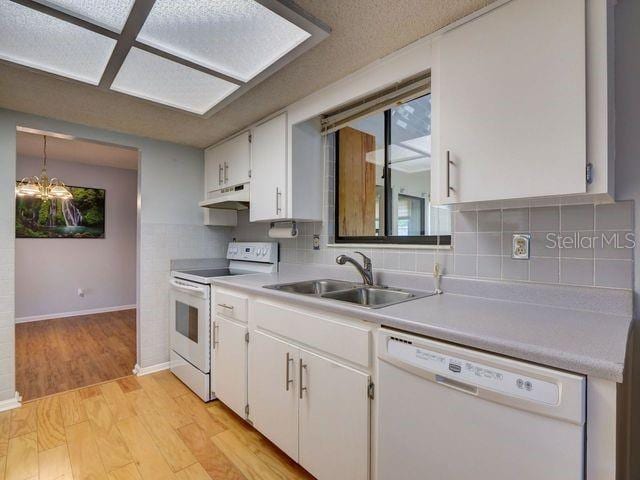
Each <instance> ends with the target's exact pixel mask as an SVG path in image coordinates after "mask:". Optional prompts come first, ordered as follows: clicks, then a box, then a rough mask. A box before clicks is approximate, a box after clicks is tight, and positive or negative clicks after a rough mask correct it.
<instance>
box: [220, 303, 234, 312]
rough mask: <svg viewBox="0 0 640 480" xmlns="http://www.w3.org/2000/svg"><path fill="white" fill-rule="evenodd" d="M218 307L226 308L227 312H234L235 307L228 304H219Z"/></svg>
mask: <svg viewBox="0 0 640 480" xmlns="http://www.w3.org/2000/svg"><path fill="white" fill-rule="evenodd" d="M218 306H219V307H221V308H226V309H227V310H231V311H233V305H227V304H226V303H219V304H218Z"/></svg>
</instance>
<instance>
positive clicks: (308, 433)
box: [249, 331, 370, 480]
mask: <svg viewBox="0 0 640 480" xmlns="http://www.w3.org/2000/svg"><path fill="white" fill-rule="evenodd" d="M369 383H370V376H369V375H368V374H366V373H363V372H360V371H358V370H355V369H353V368H351V367H348V366H346V365H343V364H340V363H338V362H335V361H333V360H330V359H328V358H325V357H323V356H321V355H318V354H316V353H312V352H309V351H307V350H305V349H302V348H299V347H297V346H296V345H294V344H292V343H288V342H286V341H283V340H280V339H278V338H275V337H273V336H271V335H268V334H265V333H263V332H260V331H255V332H253V333H252V338H251V343H250V346H249V401H250V407H251V415H250V417H251V419H252V421H253V425H254V427H255V428H256V429H258V430H259V431H260V432H261V433H262V434H263V435H264V436H266V437H267V438H268V439H269V440H271V441H272V442H273V443H274V444H276V445H277V446H278V447H279V448H280V449H281V450H282V451H284V452H285V453H286V454H287V455H289V456H290V457H291V458H292V459H294V460H295V461H297V462H298V463H299V464H300V465H302V467H304V468H305V469H306V470H307V471H308V472H309V473H311V474H312V475H313V476H314V477H316V478H317V479H318V480H335V479H349V480H366V479H367V478H369V450H370V448H369V424H370V399H369Z"/></svg>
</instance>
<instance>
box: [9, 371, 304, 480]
mask: <svg viewBox="0 0 640 480" xmlns="http://www.w3.org/2000/svg"><path fill="white" fill-rule="evenodd" d="M312 478H313V477H312V476H311V475H309V474H308V473H307V472H306V471H304V470H303V469H302V468H300V467H299V466H298V465H296V464H295V462H293V461H292V460H291V459H289V458H288V457H287V456H286V455H285V454H284V453H282V452H281V451H280V450H278V448H276V447H275V446H274V445H273V444H272V443H270V442H269V441H268V440H267V439H266V438H264V437H263V436H262V435H261V434H260V433H258V432H257V431H256V430H254V429H253V428H252V427H251V426H250V425H249V424H248V423H246V422H244V421H243V420H242V419H240V417H238V416H237V415H235V414H234V413H233V412H231V410H229V409H228V408H226V407H225V406H224V405H223V404H222V403H220V402H218V401H214V402H210V403H208V404H206V403H204V402H202V401H201V400H200V399H199V398H198V397H197V396H196V395H194V394H193V393H192V392H191V391H190V390H188V389H187V388H186V387H185V386H184V385H183V384H182V383H181V382H180V381H179V380H178V379H177V378H176V377H174V376H173V375H172V374H171V373H170V372H168V371H163V372H159V373H156V374H153V375H147V376H143V377H131V376H130V377H125V378H121V379H119V380H116V381H112V382H107V383H103V384H101V385H95V386H91V387H87V388H82V389H79V390H73V391H70V392H65V393H61V394H56V395H52V396H49V397H45V398H42V399H40V400H36V401H32V402H27V403H25V404H24V405H23V406H22V407H21V408H19V409H16V410H12V411H9V412H2V413H0V480H36V479H39V480H54V479H55V480H71V479H73V480H164V479H173V480H207V479H210V480H253V479H256V480H262V479H264V480H270V479H280V480H282V479H312Z"/></svg>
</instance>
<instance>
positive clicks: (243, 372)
mask: <svg viewBox="0 0 640 480" xmlns="http://www.w3.org/2000/svg"><path fill="white" fill-rule="evenodd" d="M247 332H248V328H247V326H246V325H244V324H242V323H239V322H235V321H233V320H229V319H226V318H223V317H220V316H216V317H215V324H214V337H213V341H214V348H213V368H212V370H213V376H214V378H215V392H214V393H215V396H216V397H217V398H219V399H220V400H222V402H224V404H225V405H226V406H227V407H229V408H230V409H231V410H233V411H234V412H236V413H237V414H238V415H240V416H241V417H242V418H246V416H247V415H246V412H245V407H246V405H247V341H246V334H247Z"/></svg>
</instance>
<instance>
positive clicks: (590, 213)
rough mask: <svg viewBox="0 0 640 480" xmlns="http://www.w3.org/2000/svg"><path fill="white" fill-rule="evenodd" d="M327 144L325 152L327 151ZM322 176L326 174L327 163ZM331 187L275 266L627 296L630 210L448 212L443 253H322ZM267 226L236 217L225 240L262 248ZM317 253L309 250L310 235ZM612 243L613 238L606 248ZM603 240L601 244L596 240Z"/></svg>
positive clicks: (337, 249) (329, 182)
mask: <svg viewBox="0 0 640 480" xmlns="http://www.w3.org/2000/svg"><path fill="white" fill-rule="evenodd" d="M332 148H333V147H332V144H331V142H328V143H327V149H328V150H329V151H330V150H331V149H332ZM327 158H328V160H327V171H328V172H333V168H334V162H333V161H332V160H331V158H332V155H331V154H329V155H327ZM333 182H334V177H333V176H332V175H329V176H327V178H326V179H325V198H324V209H323V210H324V214H323V217H324V219H325V221H324V222H317V223H302V224H299V227H300V234H299V236H298V237H297V238H293V239H283V240H280V241H279V243H280V261H281V262H283V263H288V264H319V265H335V258H336V256H338V255H339V254H342V253H346V254H352V253H353V252H354V251H356V250H359V251H362V252H363V253H365V254H366V255H368V256H369V257H371V259H372V260H373V266H374V268H376V269H380V270H384V271H390V272H393V271H403V272H417V273H421V274H431V273H432V272H433V266H434V263H435V262H436V261H437V262H438V263H439V264H440V265H441V267H442V269H443V271H444V274H445V275H451V276H460V277H471V278H490V279H498V280H506V281H519V282H523V281H524V282H538V283H548V284H567V285H589V286H598V287H613V288H625V289H630V288H632V282H633V280H632V270H633V257H632V256H633V249H632V248H625V247H629V246H632V244H631V243H630V242H631V241H632V240H633V238H631V237H629V238H627V237H626V235H628V234H632V232H633V203H632V202H619V203H613V204H606V205H596V206H594V205H578V204H570V205H562V206H551V207H549V206H541V207H529V208H514V209H503V210H485V211H464V212H452V213H451V218H452V221H451V224H452V230H453V231H452V238H453V245H452V247H451V248H450V249H441V250H437V251H436V250H429V249H424V248H415V249H407V248H384V249H382V248H373V247H355V246H349V245H345V246H336V245H329V244H331V243H332V239H333V219H334V207H333V203H334V202H333V196H334V195H333V193H332V192H333V191H334V190H333ZM268 228H269V226H268V224H250V223H249V215H248V212H247V211H244V212H239V214H238V227H236V228H235V230H234V233H233V235H234V236H235V237H236V238H237V240H239V241H242V240H245V241H270V240H271V239H269V237H268V235H267V231H268ZM514 232H518V233H530V234H531V258H530V259H529V260H513V259H512V258H511V242H512V234H513V233H514ZM314 234H317V235H319V236H320V243H321V249H320V250H317V251H315V250H313V246H312V245H313V243H312V241H313V235H314ZM612 235H614V237H613V240H612V239H611V238H612ZM603 239H606V240H603Z"/></svg>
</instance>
